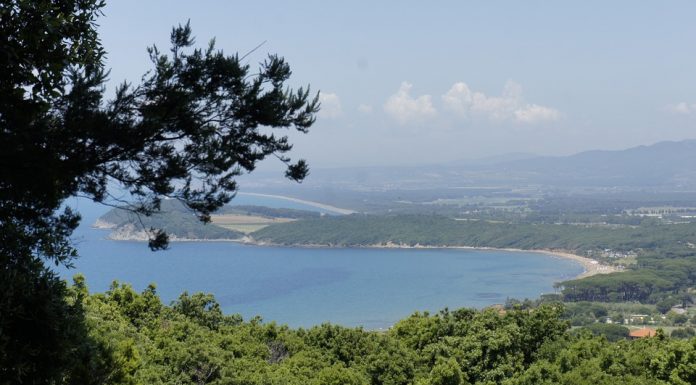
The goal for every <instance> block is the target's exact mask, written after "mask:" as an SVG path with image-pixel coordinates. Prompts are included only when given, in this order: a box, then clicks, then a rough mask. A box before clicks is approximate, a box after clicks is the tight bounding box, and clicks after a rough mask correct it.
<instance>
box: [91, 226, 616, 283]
mask: <svg viewBox="0 0 696 385" xmlns="http://www.w3.org/2000/svg"><path fill="white" fill-rule="evenodd" d="M102 229H103V228H102ZM106 239H108V240H111V241H116V242H123V241H130V242H145V241H147V239H146V238H141V237H127V238H117V237H106ZM170 242H233V243H238V244H242V245H247V246H266V247H296V248H327V249H331V248H334V249H335V248H345V249H349V248H354V249H361V248H362V249H459V250H474V251H505V252H513V253H520V252H523V253H536V254H544V255H548V256H550V257H555V258H561V259H566V260H571V261H574V262H576V263H577V264H579V265H580V266H582V268H583V272H582V273H580V274H578V275H577V276H575V277H574V278H573V279H581V278H587V277H591V276H593V275H598V274H609V273H614V272H617V271H619V270H618V269H617V268H616V267H614V266H609V265H603V264H601V263H599V262H598V261H597V260H594V259H592V258H588V257H584V256H581V255H577V254H573V253H572V252H569V251H568V250H554V249H518V248H501V247H486V246H481V247H476V246H430V245H420V244H416V245H406V244H396V243H392V242H388V243H386V244H373V245H355V246H332V245H320V244H291V245H287V244H280V243H272V242H263V241H256V240H254V239H253V238H251V237H248V236H246V237H243V238H237V239H230V238H220V239H199V238H176V237H172V238H170Z"/></svg>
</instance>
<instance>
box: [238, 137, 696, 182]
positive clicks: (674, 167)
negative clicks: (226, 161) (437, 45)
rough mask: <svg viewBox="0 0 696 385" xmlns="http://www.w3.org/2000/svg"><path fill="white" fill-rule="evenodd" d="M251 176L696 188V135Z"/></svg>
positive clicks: (254, 179)
mask: <svg viewBox="0 0 696 385" xmlns="http://www.w3.org/2000/svg"><path fill="white" fill-rule="evenodd" d="M250 180H251V181H252V183H251V184H250V185H251V189H253V190H259V191H267V190H269V189H270V190H273V189H276V191H277V189H281V190H283V191H284V192H286V193H293V192H297V193H300V194H301V193H302V190H305V191H309V190H315V191H316V190H317V189H323V190H327V189H329V190H353V191H386V190H399V189H404V190H413V189H441V188H470V187H481V186H490V187H495V186H506V187H529V186H537V187H539V186H541V187H544V188H547V187H548V188H560V189H563V188H582V187H589V188H624V189H651V190H670V191H680V190H681V191H684V190H694V189H696V140H683V141H678V142H660V143H656V144H653V145H649V146H638V147H633V148H629V149H625V150H616V151H602V150H594V151H585V152H581V153H578V154H575V155H570V156H536V155H532V154H524V153H515V154H508V155H502V156H496V157H489V158H483V159H479V160H463V161H457V162H449V163H445V164H436V165H424V166H417V167H374V168H370V167H360V168H336V169H318V168H316V169H312V171H311V175H310V178H309V179H308V180H307V181H306V182H305V183H303V184H302V185H301V186H295V185H291V184H289V183H283V182H280V181H279V178H278V176H277V175H275V174H274V175H273V177H268V175H267V174H266V175H258V176H254V177H252V178H250ZM243 185H244V184H243ZM247 187H249V185H247Z"/></svg>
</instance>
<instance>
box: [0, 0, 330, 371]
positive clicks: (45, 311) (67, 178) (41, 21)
mask: <svg viewBox="0 0 696 385" xmlns="http://www.w3.org/2000/svg"><path fill="white" fill-rule="evenodd" d="M104 5H105V4H104V1H103V0H32V1H27V0H2V1H0V289H2V292H3V296H2V298H1V299H0V377H2V380H3V381H2V382H10V383H28V381H30V379H31V380H32V381H35V382H37V383H38V382H48V381H50V380H55V379H56V378H69V375H68V374H66V373H65V372H64V371H65V368H66V367H68V366H69V365H67V364H66V362H65V361H66V360H70V359H71V358H70V357H75V352H77V351H79V349H78V348H77V347H76V346H75V345H76V344H79V343H80V342H79V341H80V339H79V338H77V335H76V334H75V333H78V334H79V330H80V329H81V328H82V326H80V325H82V321H80V314H81V313H80V309H79V308H76V307H75V306H74V305H70V304H69V303H67V302H65V298H66V297H67V293H66V289H65V287H64V284H63V283H62V282H61V281H60V280H58V279H57V278H56V277H55V275H54V274H53V273H52V272H51V271H50V270H48V269H47V268H46V267H45V266H44V262H46V261H49V262H52V263H56V264H59V263H64V264H69V263H70V260H71V259H72V258H74V257H76V256H77V253H76V251H75V249H74V248H73V246H72V243H71V241H70V235H71V234H72V232H73V230H74V229H75V228H76V227H77V225H78V224H79V220H80V216H79V214H78V213H76V212H74V211H73V210H71V209H70V208H68V207H63V204H64V202H65V200H66V199H67V198H69V197H72V196H86V197H89V198H91V199H93V200H95V201H97V202H104V203H107V204H116V203H123V202H121V198H119V196H115V195H114V194H113V192H114V191H115V190H118V191H119V193H120V194H122V195H120V196H127V197H129V202H130V203H129V209H130V210H131V211H132V212H135V213H137V214H140V215H144V216H148V215H151V214H153V213H155V212H157V211H158V210H159V209H160V207H161V202H162V200H163V199H164V198H172V199H176V200H179V201H180V202H181V203H182V204H183V205H184V206H185V207H186V208H187V209H188V210H190V211H191V212H192V213H193V214H195V215H196V216H197V217H198V219H199V220H201V221H203V222H206V221H209V216H210V213H211V212H213V211H214V210H216V209H217V208H219V207H221V206H222V205H224V204H225V203H227V202H229V201H230V199H232V198H233V196H234V193H235V191H236V189H237V185H236V183H235V177H236V176H238V175H240V174H241V173H243V172H250V171H253V170H254V167H255V165H256V163H257V162H259V161H261V160H263V159H264V158H266V157H268V156H275V157H277V158H278V159H280V160H281V161H282V162H284V163H285V164H286V165H287V172H286V176H287V177H288V178H291V179H294V180H298V181H299V180H302V179H303V178H304V177H305V176H306V175H307V172H308V168H307V165H306V163H305V162H304V161H303V160H299V161H296V162H292V161H291V159H290V158H289V157H288V156H287V153H288V151H290V150H291V148H292V145H291V144H290V143H289V142H288V139H287V136H286V135H285V134H282V133H281V134H280V135H277V134H276V133H275V132H276V129H282V130H285V129H296V130H298V131H300V132H307V130H308V128H309V127H310V126H311V125H312V124H313V122H314V115H315V113H316V112H317V111H318V99H317V97H311V96H310V92H309V89H308V88H307V89H303V88H300V89H298V90H296V91H295V90H292V89H290V88H288V87H287V86H286V82H287V80H288V79H289V77H290V75H291V71H290V67H289V65H288V64H287V63H286V62H285V60H284V59H283V58H281V57H279V56H275V55H271V56H269V57H268V58H267V59H266V60H265V61H263V62H262V63H260V65H259V66H258V68H254V69H252V68H251V66H250V65H248V64H246V63H245V59H244V58H243V57H239V55H232V56H227V55H225V54H224V53H223V52H222V51H219V50H217V49H216V48H215V45H214V43H213V42H212V41H211V43H210V44H208V45H207V47H206V48H204V49H198V48H194V38H193V35H192V32H191V28H190V26H189V24H188V23H187V24H186V25H183V26H181V25H180V26H178V27H176V28H174V29H173V30H172V32H171V48H170V49H169V50H168V52H162V51H160V50H159V49H158V48H157V47H151V48H150V49H149V50H148V53H149V55H150V59H151V61H152V65H153V68H152V70H151V71H149V72H147V73H146V74H145V75H144V76H143V78H142V80H141V82H140V83H139V84H135V85H131V84H125V83H124V84H123V85H121V86H120V87H118V89H117V90H116V93H115V96H114V97H113V98H111V99H108V98H106V97H105V84H106V81H107V75H108V71H107V69H106V68H105V67H104V57H105V50H104V48H103V47H102V45H101V42H100V40H99V36H98V33H97V20H98V17H99V16H100V15H101V10H102V9H103V7H104ZM130 199H132V201H131V200H130ZM146 230H148V231H149V234H150V247H151V248H153V249H159V248H164V247H166V246H167V240H168V238H167V234H166V233H165V232H163V231H161V229H160V230H158V229H155V228H152V229H146ZM123 343H124V344H126V345H127V344H128V342H127V340H124V342H123ZM61 368H62V369H61Z"/></svg>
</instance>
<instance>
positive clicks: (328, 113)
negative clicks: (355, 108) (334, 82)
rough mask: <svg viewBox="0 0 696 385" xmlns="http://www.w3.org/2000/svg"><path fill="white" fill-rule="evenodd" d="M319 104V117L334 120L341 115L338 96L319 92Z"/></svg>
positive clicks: (341, 110) (341, 109)
mask: <svg viewBox="0 0 696 385" xmlns="http://www.w3.org/2000/svg"><path fill="white" fill-rule="evenodd" d="M319 102H320V103H321V109H320V110H319V116H320V117H322V118H328V119H335V118H337V117H339V116H341V115H343V108H342V107H341V99H340V98H339V97H338V95H336V94H333V93H324V92H320V93H319Z"/></svg>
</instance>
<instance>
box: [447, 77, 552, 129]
mask: <svg viewBox="0 0 696 385" xmlns="http://www.w3.org/2000/svg"><path fill="white" fill-rule="evenodd" d="M442 102H443V103H444V105H445V109H447V110H449V111H452V112H454V113H455V114H457V115H459V116H461V117H477V116H483V117H486V118H488V119H491V120H495V121H506V120H510V121H515V122H519V123H537V122H542V121H554V120H558V119H560V117H561V113H560V112H559V111H558V110H556V109H553V108H551V107H546V106H540V105H538V104H527V103H525V102H524V100H523V98H522V87H521V86H520V85H519V84H517V83H515V82H513V81H508V82H507V83H506V84H505V87H504V88H503V92H502V95H501V96H488V95H486V94H484V93H483V92H474V91H472V90H471V89H470V88H469V86H468V85H467V84H466V83H464V82H458V83H455V84H454V85H453V86H452V87H451V88H450V89H449V91H447V93H445V94H444V95H442Z"/></svg>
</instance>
